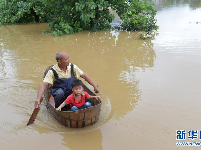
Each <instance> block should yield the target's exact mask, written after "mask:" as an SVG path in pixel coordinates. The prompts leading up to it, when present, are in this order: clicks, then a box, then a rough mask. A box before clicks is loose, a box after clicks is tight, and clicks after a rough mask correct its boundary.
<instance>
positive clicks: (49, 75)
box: [43, 63, 84, 84]
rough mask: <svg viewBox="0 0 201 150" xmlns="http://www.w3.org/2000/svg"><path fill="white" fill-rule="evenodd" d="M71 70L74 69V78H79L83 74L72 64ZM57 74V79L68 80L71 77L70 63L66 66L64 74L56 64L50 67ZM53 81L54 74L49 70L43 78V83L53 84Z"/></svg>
mask: <svg viewBox="0 0 201 150" xmlns="http://www.w3.org/2000/svg"><path fill="white" fill-rule="evenodd" d="M73 66H74V67H73V68H74V75H75V77H77V78H79V77H80V75H82V74H83V73H84V72H83V71H82V70H81V69H79V68H78V67H77V66H76V65H75V64H73ZM52 68H53V69H54V70H55V71H56V72H57V74H58V76H59V78H70V77H71V63H69V66H67V70H66V72H64V71H62V70H61V69H60V68H59V66H58V64H56V65H54V66H53V67H52ZM54 81H55V78H54V73H53V71H52V70H49V71H48V72H47V74H46V76H45V78H44V79H43V82H47V83H49V84H53V82H54Z"/></svg>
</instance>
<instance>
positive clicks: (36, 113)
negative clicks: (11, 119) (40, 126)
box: [27, 108, 40, 126]
mask: <svg viewBox="0 0 201 150" xmlns="http://www.w3.org/2000/svg"><path fill="white" fill-rule="evenodd" d="M39 110H40V108H35V109H34V111H33V113H32V115H31V117H30V119H29V122H28V123H27V126H28V125H30V124H32V123H34V121H35V119H36V117H37V115H38V112H39Z"/></svg>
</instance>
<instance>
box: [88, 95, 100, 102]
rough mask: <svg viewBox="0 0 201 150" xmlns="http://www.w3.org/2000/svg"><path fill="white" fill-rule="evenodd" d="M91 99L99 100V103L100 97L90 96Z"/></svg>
mask: <svg viewBox="0 0 201 150" xmlns="http://www.w3.org/2000/svg"><path fill="white" fill-rule="evenodd" d="M89 98H95V99H97V100H98V101H99V98H100V96H92V95H90V97H89Z"/></svg>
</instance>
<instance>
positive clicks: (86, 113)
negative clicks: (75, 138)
mask: <svg viewBox="0 0 201 150" xmlns="http://www.w3.org/2000/svg"><path fill="white" fill-rule="evenodd" d="M52 66H53V65H52ZM52 66H49V67H48V68H47V69H46V71H45V72H44V77H45V75H46V74H47V72H48V70H50V69H51V68H52ZM51 87H52V86H51V85H50V84H48V87H47V88H46V89H45V91H44V98H45V102H46V107H47V109H48V110H49V112H50V113H51V114H52V115H53V117H54V118H55V119H56V120H57V121H58V122H60V123H61V124H62V125H65V126H67V127H70V128H82V127H86V126H90V125H93V124H95V123H96V122H97V121H98V120H99V116H100V110H101V104H102V103H101V100H99V101H98V100H96V99H89V100H86V102H87V101H88V102H90V103H91V105H92V106H91V107H89V108H85V109H81V110H78V111H74V112H73V111H70V110H69V111H59V112H57V111H56V109H55V102H54V97H53V96H52V95H51ZM83 88H84V91H86V92H87V93H89V94H90V95H93V96H95V94H94V93H93V92H92V91H91V90H89V89H88V88H87V87H86V86H85V85H83Z"/></svg>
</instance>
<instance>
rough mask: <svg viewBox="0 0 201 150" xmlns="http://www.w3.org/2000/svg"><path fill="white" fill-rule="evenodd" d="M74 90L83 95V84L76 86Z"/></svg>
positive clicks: (76, 93) (75, 92)
mask: <svg viewBox="0 0 201 150" xmlns="http://www.w3.org/2000/svg"><path fill="white" fill-rule="evenodd" d="M72 91H73V93H74V94H75V95H77V96H78V95H81V94H82V91H83V87H82V85H78V86H74V87H73V89H72Z"/></svg>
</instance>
